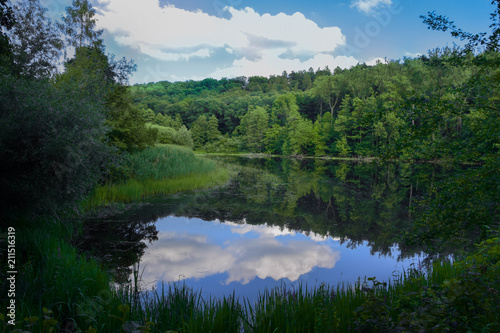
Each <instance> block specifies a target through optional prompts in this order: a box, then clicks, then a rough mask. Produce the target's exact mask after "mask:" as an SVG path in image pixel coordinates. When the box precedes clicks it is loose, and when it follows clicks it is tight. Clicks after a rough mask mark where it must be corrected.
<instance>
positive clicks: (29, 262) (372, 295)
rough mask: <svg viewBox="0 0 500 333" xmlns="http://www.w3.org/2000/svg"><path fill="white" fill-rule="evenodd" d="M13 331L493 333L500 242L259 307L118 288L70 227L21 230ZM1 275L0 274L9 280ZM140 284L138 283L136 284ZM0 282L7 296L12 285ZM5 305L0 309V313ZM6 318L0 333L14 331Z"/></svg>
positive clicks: (280, 294)
mask: <svg viewBox="0 0 500 333" xmlns="http://www.w3.org/2000/svg"><path fill="white" fill-rule="evenodd" d="M16 225H18V227H16V236H17V238H16V239H17V240H18V241H17V242H16V250H17V252H16V257H17V261H16V264H17V270H18V272H19V274H17V276H16V287H15V288H16V296H15V300H16V310H15V323H16V326H15V328H17V329H20V330H22V331H25V332H26V331H28V332H57V331H66V332H76V331H80V332H88V333H93V332H168V331H173V332H360V331H363V332H402V331H405V332H421V331H422V332H433V331H435V332H448V331H453V332H468V331H473V332H476V331H484V332H497V331H498V330H499V329H500V323H499V319H498V313H499V310H500V300H499V297H498V293H499V290H500V279H499V276H500V240H499V239H498V238H495V239H490V240H488V241H486V242H484V243H482V244H481V245H480V246H479V247H478V250H477V251H476V252H475V253H474V254H472V255H471V256H469V257H468V258H466V259H464V260H461V261H457V262H455V263H453V265H452V264H451V263H449V262H443V263H441V262H436V263H434V265H433V266H432V269H431V270H430V271H429V272H427V271H420V270H416V269H411V270H408V271H406V272H403V273H402V274H400V275H397V276H396V277H394V279H393V280H392V281H391V282H390V283H387V284H386V283H383V282H379V281H377V280H376V279H375V278H368V279H364V280H361V281H359V282H358V283H356V284H354V285H348V284H345V285H338V286H336V287H335V286H329V285H326V284H323V285H320V286H319V287H316V288H314V289H311V288H308V287H307V286H299V287H295V288H293V287H289V286H287V285H282V286H281V287H278V288H274V289H271V290H264V291H261V293H260V296H259V297H258V299H257V301H256V302H255V303H253V304H250V303H249V302H247V301H245V300H244V299H237V296H236V295H234V294H233V295H231V296H229V297H225V298H219V299H215V298H214V299H208V300H206V299H203V298H202V297H201V296H200V292H198V291H195V290H192V289H190V288H188V287H187V286H186V285H184V284H182V283H177V284H173V285H164V286H163V287H162V288H160V290H157V289H156V290H152V291H143V290H140V288H138V287H137V285H138V284H139V283H138V281H136V283H135V284H132V286H129V287H122V288H115V287H113V285H112V284H111V278H110V276H109V275H108V274H107V273H105V270H104V269H103V267H101V265H100V264H99V262H97V261H95V260H93V259H88V258H86V257H85V256H83V255H82V254H79V253H78V252H77V251H76V250H75V248H74V247H73V246H72V245H71V235H72V234H73V233H74V230H73V229H72V227H71V225H69V224H66V225H64V224H61V223H54V222H53V221H39V223H37V224H36V225H37V227H32V226H33V224H28V223H26V225H30V227H23V226H22V225H20V224H19V223H18V224H16ZM5 272H6V270H5V271H2V274H5ZM138 280H139V279H138ZM7 282H8V281H7V279H6V276H2V284H0V286H1V288H0V289H1V290H0V291H1V292H2V294H3V295H7V293H8V289H9V287H10V286H9V283H7ZM6 302H7V300H5V301H0V305H2V308H3V309H6V308H7V305H8V304H7V303H6ZM4 311H5V310H0V332H8V331H12V330H13V329H14V327H12V326H10V325H8V321H9V320H10V317H8V316H7V314H8V313H5V312H4Z"/></svg>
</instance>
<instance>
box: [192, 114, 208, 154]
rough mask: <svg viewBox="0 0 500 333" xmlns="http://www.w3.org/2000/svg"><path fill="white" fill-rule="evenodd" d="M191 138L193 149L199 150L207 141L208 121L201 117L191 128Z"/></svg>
mask: <svg viewBox="0 0 500 333" xmlns="http://www.w3.org/2000/svg"><path fill="white" fill-rule="evenodd" d="M191 136H192V138H193V147H194V149H200V148H201V147H203V146H204V145H205V144H206V143H207V141H208V119H207V116H205V115H201V116H199V117H198V119H196V121H195V122H194V123H193V125H192V126H191Z"/></svg>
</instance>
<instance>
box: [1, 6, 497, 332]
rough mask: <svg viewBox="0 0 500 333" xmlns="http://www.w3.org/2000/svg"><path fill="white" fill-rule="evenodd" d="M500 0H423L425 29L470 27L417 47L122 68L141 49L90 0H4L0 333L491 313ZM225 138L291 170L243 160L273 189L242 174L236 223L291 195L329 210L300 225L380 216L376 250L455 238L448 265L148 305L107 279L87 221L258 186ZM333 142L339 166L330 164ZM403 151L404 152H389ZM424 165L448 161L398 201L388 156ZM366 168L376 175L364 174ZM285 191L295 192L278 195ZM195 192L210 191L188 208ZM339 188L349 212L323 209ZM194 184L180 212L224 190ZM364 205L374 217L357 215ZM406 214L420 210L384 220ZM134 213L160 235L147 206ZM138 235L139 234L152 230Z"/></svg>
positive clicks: (167, 295)
mask: <svg viewBox="0 0 500 333" xmlns="http://www.w3.org/2000/svg"><path fill="white" fill-rule="evenodd" d="M492 4H493V5H494V6H493V7H494V9H493V12H492V14H491V17H490V20H491V25H490V28H491V31H489V32H485V33H479V34H472V33H468V32H466V31H463V30H462V29H460V28H459V27H456V26H455V25H454V23H453V22H452V21H450V20H449V19H448V18H447V17H446V16H442V15H438V14H435V13H433V12H431V13H428V14H427V15H423V16H422V17H421V18H422V20H423V23H424V24H426V25H427V26H428V27H429V28H430V29H434V30H438V31H443V32H451V36H452V37H454V38H457V39H458V40H460V42H461V45H460V46H454V47H443V48H436V49H433V50H430V51H429V52H428V54H426V55H422V56H419V57H415V58H403V59H399V60H390V59H386V60H385V61H383V62H378V63H377V64H376V65H374V66H368V65H366V64H364V63H359V64H358V65H356V66H354V67H351V68H347V69H341V68H338V67H337V68H334V69H330V68H328V67H324V68H323V69H321V68H318V69H314V68H309V69H307V70H306V69H304V70H302V71H291V72H286V71H284V72H283V73H282V75H276V76H269V77H260V76H250V77H236V78H222V79H213V78H206V79H204V80H201V81H185V82H168V81H160V82H151V83H144V84H135V85H130V84H129V79H130V77H131V75H132V74H133V73H134V72H135V71H136V65H135V63H134V61H133V60H131V59H126V58H119V57H117V56H116V55H114V54H111V53H109V52H107V50H106V45H104V39H103V34H104V32H103V30H98V29H97V28H96V18H95V16H96V11H95V9H94V8H93V7H92V5H91V4H90V3H89V2H88V1H87V0H73V1H72V5H71V6H69V7H67V8H66V10H65V13H64V15H63V17H62V19H61V20H60V21H51V19H49V18H48V15H47V12H48V9H47V8H45V7H44V6H43V5H42V4H41V2H40V0H23V1H17V2H14V3H11V1H9V0H0V27H1V30H0V189H1V190H0V235H1V239H0V260H1V271H0V280H1V282H0V295H1V296H0V305H1V309H0V331H2V332H7V331H10V330H11V329H13V328H14V327H15V328H16V329H18V330H19V331H32V332H55V331H64V332H88V333H92V332H151V331H158V332H160V331H161V332H165V331H179V332H180V331H182V332H188V331H190V332H194V331H214V332H215V331H225V332H228V331H232V332H241V331H248V332H261V331H262V332H269V331H275V332H277V331H280V329H285V328H284V327H286V328H287V329H288V330H289V331H311V332H312V331H316V332H323V331H346V332H347V331H366V332H379V331H380V332H399V331H409V332H413V331H415V332H417V331H463V332H468V331H484V332H494V331H498V329H499V328H500V323H499V321H498V313H499V309H500V297H498V291H499V290H500V282H499V279H498V276H499V274H500V264H499V263H500V261H499V259H500V239H499V237H498V236H499V229H498V227H499V222H500V221H499V219H498V217H499V216H500V205H499V201H500V172H499V170H500V89H499V87H500V53H499V51H500V1H498V0H493V1H492ZM179 146H182V147H179ZM220 155H223V156H226V157H227V155H238V156H245V157H265V158H270V157H271V156H273V157H274V156H279V157H280V158H283V159H284V161H283V162H280V163H278V162H268V164H269V167H270V168H273V169H274V170H276V173H279V174H280V175H283V176H284V177H288V178H290V179H295V180H296V181H292V180H289V181H288V183H287V185H286V186H282V185H278V184H273V181H275V182H277V180H276V179H278V177H275V176H273V175H272V174H270V173H266V172H260V171H259V172H257V171H256V170H257V169H255V168H253V169H252V167H248V168H247V169H245V170H247V171H248V172H249V173H250V174H251V175H252V174H255V175H256V176H255V177H258V178H259V180H261V181H262V182H266V181H267V182H268V183H269V184H268V186H269V188H264V189H263V190H262V189H258V190H262V191H263V192H265V193H264V194H266V195H270V198H272V199H273V200H275V201H274V202H267V201H263V200H262V198H263V197H264V196H263V195H262V196H259V195H258V194H259V193H257V190H255V191H254V190H252V189H251V190H248V192H244V190H242V189H239V188H238V189H236V190H234V191H235V192H236V193H237V194H238V195H241V196H244V197H245V199H247V200H246V201H244V203H236V204H235V205H234V206H233V207H232V209H231V210H230V209H228V210H227V212H226V213H227V216H231V217H232V218H234V220H235V221H236V220H238V221H240V220H241V221H243V222H245V223H246V221H245V219H243V218H240V217H241V216H242V215H243V214H249V215H248V216H250V217H251V218H249V219H248V222H249V223H250V224H253V223H255V224H257V223H258V222H261V221H260V219H262V218H263V216H264V217H265V216H271V215H276V214H275V213H276V211H278V210H280V209H281V211H280V214H282V216H281V218H282V219H281V220H280V221H282V222H278V224H279V223H281V226H287V227H289V225H286V224H287V223H289V221H290V220H292V222H293V223H292V224H294V223H295V222H294V221H295V220H293V219H289V215H290V216H291V213H292V211H293V210H295V209H296V208H297V207H298V209H301V207H305V206H308V205H309V203H314V204H318V207H320V208H321V205H323V206H325V207H323V208H324V209H327V215H326V216H325V215H321V214H323V212H322V211H321V212H320V211H319V208H318V212H316V211H315V210H312V211H311V212H309V211H306V210H304V211H303V212H302V215H301V216H300V218H297V219H296V221H297V222H296V223H295V224H296V225H292V227H293V228H294V230H301V228H302V227H303V225H299V222H298V221H299V220H300V221H301V222H304V221H305V222H306V223H307V224H308V227H309V230H314V231H317V232H319V233H324V234H328V233H329V232H330V231H332V232H333V231H339V230H340V232H341V233H342V234H341V236H342V237H344V238H349V237H350V238H351V240H352V242H353V243H356V242H357V243H361V242H363V241H364V240H366V239H365V238H364V237H365V236H360V238H359V239H356V237H355V236H353V235H354V234H356V233H355V231H356V232H357V231H358V230H357V229H365V228H366V229H369V228H370V227H373V226H374V225H375V224H376V223H381V226H380V228H378V229H377V230H375V231H377V232H375V233H373V234H372V235H371V237H372V240H373V243H374V244H375V245H376V246H375V245H374V248H376V249H377V250H379V251H381V252H389V249H390V247H391V245H392V244H393V243H394V242H396V241H399V242H401V244H402V245H401V247H402V249H403V250H405V249H414V248H417V249H422V250H423V251H425V252H426V253H428V254H429V255H436V256H437V257H439V254H440V253H443V252H442V251H443V250H446V249H448V248H450V247H455V248H460V249H461V251H462V252H461V253H460V256H457V257H456V258H455V259H456V261H455V262H454V264H453V265H451V264H450V263H449V262H447V261H446V260H444V261H443V262H442V263H441V262H440V261H436V265H435V266H433V271H432V274H431V273H429V272H423V271H417V270H415V271H410V272H408V273H407V275H406V273H404V274H403V275H401V277H400V278H399V280H398V282H396V283H395V284H393V285H391V286H389V287H387V284H383V283H381V282H378V281H377V280H376V279H375V278H372V279H371V280H369V281H370V283H371V284H372V285H371V287H370V288H368V287H367V286H368V285H357V286H356V288H352V289H349V290H340V289H335V290H334V288H333V287H332V288H331V289H330V287H329V286H325V285H321V286H320V287H319V288H318V289H315V290H314V291H312V292H309V291H305V293H304V295H303V297H299V298H296V297H295V296H296V294H293V295H292V294H291V293H290V291H288V292H287V291H286V290H285V291H284V290H281V289H276V290H272V291H266V292H265V293H264V294H262V297H261V299H260V301H259V302H260V303H258V304H256V305H255V307H253V308H252V307H251V306H250V307H242V306H241V305H240V304H239V303H237V302H235V301H234V297H233V299H231V298H229V299H222V300H212V301H210V302H207V303H203V302H201V301H200V300H199V298H197V296H196V293H195V292H193V291H192V290H191V291H189V290H186V289H182V288H181V289H176V288H177V287H172V288H170V289H168V291H166V290H165V291H163V290H162V291H161V293H162V294H161V296H160V291H156V294H155V295H156V299H153V300H151V299H148V301H147V302H148V303H147V304H146V303H144V302H143V300H141V299H140V296H139V295H140V292H139V291H140V290H138V289H137V288H136V289H133V286H128V287H124V288H115V287H116V286H115V283H114V281H113V279H112V277H111V274H110V273H109V271H108V270H107V269H108V268H109V267H106V265H105V264H104V263H103V261H102V259H99V258H98V257H97V256H94V253H95V252H92V251H93V249H92V245H89V248H90V249H89V250H83V249H81V248H79V247H78V246H79V245H81V244H80V243H79V240H78V239H79V238H78V237H81V236H82V233H83V226H84V224H85V222H84V221H85V219H87V218H89V216H90V217H93V218H95V216H98V217H101V218H105V217H107V216H108V215H111V214H113V213H116V212H117V211H126V209H128V207H129V205H133V204H136V205H138V206H141V205H144V206H147V200H148V199H151V198H152V197H154V198H159V197H162V196H166V195H170V194H176V193H179V192H183V193H187V192H188V191H194V190H201V189H206V188H210V187H219V186H223V185H224V184H227V183H228V182H229V179H230V178H231V177H232V178H233V182H236V183H237V184H238V182H239V184H243V183H247V184H246V185H248V186H251V185H252V184H253V182H252V181H248V180H247V179H244V178H241V177H239V176H238V175H240V174H238V171H237V170H238V169H237V168H236V167H233V168H231V167H228V166H227V165H222V164H218V163H217V162H216V161H217V157H218V156H220ZM206 156H208V157H211V158H212V159H209V158H206ZM229 157H231V156H229ZM323 160H338V161H341V162H342V163H345V164H339V165H338V166H335V167H331V169H329V170H325V169H324V168H323V167H322V163H323V162H324V161H323ZM310 161H312V162H311V163H310V164H308V162H310ZM353 161H356V162H361V161H363V162H366V163H374V165H375V170H376V171H367V170H365V166H364V165H358V166H355V167H352V168H351V167H350V166H348V165H347V163H350V162H353ZM302 162H304V163H302ZM396 162H397V163H399V162H404V163H405V164H404V165H403V166H400V167H396V166H391V165H390V164H389V163H396ZM416 163H423V164H424V165H425V167H422V168H420V167H419V168H415V169H418V170H420V169H426V168H427V166H429V165H433V164H435V165H439V166H446V167H449V168H450V169H453V170H454V173H453V174H452V176H442V177H438V178H436V180H434V178H433V179H432V181H427V182H425V185H421V188H420V189H419V190H417V189H415V192H413V187H411V191H412V192H411V195H410V197H409V199H408V200H410V204H408V211H407V210H406V207H405V211H402V210H401V209H400V208H395V207H396V202H397V203H401V202H403V201H404V202H405V204H406V200H407V193H406V192H407V185H408V183H405V184H403V185H398V184H396V182H395V181H392V180H393V179H395V176H394V175H395V174H396V172H395V171H394V170H397V172H398V173H399V174H401V175H402V177H401V179H402V181H403V182H407V179H409V178H408V177H409V176H408V177H407V176H406V174H409V173H410V172H409V171H408V170H410V169H412V168H413V164H415V165H416ZM311 165H313V166H311ZM302 166H304V169H302ZM351 169H352V170H353V171H349V170H351ZM366 169H368V168H366ZM426 170H427V169H426ZM349 172H350V174H349V176H347V175H348V173H349ZM365 174H367V175H368V176H367V177H368V178H363V179H368V180H364V181H363V182H365V183H366V184H364V185H366V186H367V187H368V188H369V190H367V191H366V192H361V191H360V182H361V180H360V179H361V175H365ZM235 175H236V176H235ZM308 177H309V178H314V179H313V181H310V182H306V181H305V180H304V179H307V178H308ZM322 177H325V178H326V177H329V180H328V181H322V179H323V178H322ZM379 178H380V179H381V180H380V181H379V182H378V183H377V182H376V181H372V180H373V179H376V180H377V181H378V180H379ZM356 182H358V184H356ZM305 184H309V185H305ZM311 184H312V185H311ZM332 184H333V185H332ZM374 184H375V185H374ZM377 184H378V185H380V188H378V187H377V186H378V185H377ZM386 184H387V186H386ZM308 186H309V187H308ZM370 186H371V187H370ZM287 187H288V188H287ZM284 189H286V190H289V193H291V194H290V196H289V197H287V198H286V199H283V200H282V199H281V195H282V194H283V193H284ZM424 190H425V191H424ZM382 192H385V193H386V194H388V199H387V200H386V201H384V202H382V200H380V198H381V193H382ZM414 193H415V196H413V194H414ZM299 194H300V195H299ZM391 194H392V195H393V196H391ZM294 195H295V196H294ZM197 197H199V198H202V199H200V201H203V200H206V201H207V202H209V204H201V205H199V206H198V207H197V208H196V207H195V204H194V203H192V202H195V201H197ZM332 198H333V201H335V205H336V206H335V209H333V208H332V213H331V214H332V215H337V217H336V218H337V220H338V221H340V222H341V223H342V224H341V225H340V226H337V225H335V226H334V225H331V216H330V217H329V216H328V207H329V206H332V207H333V205H330V204H331V201H332ZM403 198H404V199H403ZM216 199H217V198H216ZM210 200H215V199H210ZM287 200H289V201H287ZM131 202H132V203H131ZM185 202H186V204H185V207H184V208H183V209H185V210H186V211H187V213H186V214H187V215H188V216H202V217H203V216H209V215H210V214H211V213H212V210H214V209H218V210H219V211H223V210H224V209H226V208H227V207H224V206H225V205H226V202H230V200H229V199H228V200H227V201H223V202H218V201H217V200H215V201H213V202H212V201H209V199H207V198H204V195H203V194H200V193H197V194H196V195H193V198H191V199H186V200H185ZM249 205H252V208H248V207H247V206H249ZM327 205H328V206H327ZM354 206H356V209H352V207H354ZM398 207H399V206H398ZM365 211H370V214H371V213H372V212H375V215H373V216H374V217H366V218H363V221H365V224H354V221H355V220H356V219H358V220H359V216H364V215H363V214H365ZM289 213H290V214H289ZM351 213H352V216H354V215H356V214H358V215H357V216H354V217H353V218H352V219H351V215H350V214H351ZM377 214H378V215H377ZM153 215H154V214H153ZM366 216H368V213H366ZM370 216H372V215H370ZM380 216H385V218H386V221H384V218H379V217H380ZM400 216H405V218H406V217H409V218H411V223H410V225H411V227H409V228H407V229H404V230H398V231H397V233H394V234H391V235H389V234H390V232H391V230H392V229H394V228H396V227H394V226H399V224H398V222H397V221H399V220H397V219H396V218H397V217H400ZM383 223H385V224H383ZM133 224H134V228H136V229H141V228H142V229H144V230H142V232H143V233H148V232H149V233H151V234H154V232H151V230H152V229H154V227H153V226H152V225H151V224H148V223H146V224H144V225H141V224H140V223H135V222H134V223H133ZM382 224H383V225H382ZM109 227H110V226H109V225H107V226H102V228H103V230H104V229H106V228H109ZM113 227H115V226H113ZM123 229H126V225H125V224H124V227H123ZM122 231H123V230H122ZM123 232H124V233H125V234H127V235H128V236H130V237H132V238H133V237H135V236H136V234H134V232H129V231H128V230H125V231H123ZM137 234H139V233H137ZM110 237H115V238H116V237H117V233H116V232H114V231H112V232H110ZM140 239H142V238H140V237H137V239H134V241H133V242H131V243H133V244H134V246H136V245H138V244H139V245H140V246H142V245H143V243H140V241H139V240H140ZM81 243H83V242H81ZM98 250H99V249H98V246H96V251H98ZM119 250H120V251H121V249H119ZM141 250H143V247H141ZM103 251H104V252H106V251H108V249H104V250H103ZM125 252H126V251H125V250H124V251H123V252H120V253H121V254H123V255H124V256H125V254H124V253H125ZM404 255H405V254H404V253H403V256H404ZM132 256H133V255H132ZM120 259H121V260H123V261H127V260H128V259H130V258H126V257H124V258H120ZM133 259H137V258H136V257H133ZM8 265H9V266H8ZM8 268H9V269H8ZM12 271H15V274H14V273H10V272H12ZM8 272H9V273H8ZM127 272H128V271H127ZM12 276H15V277H14V280H15V282H12V281H14V280H13V279H12ZM125 278H126V277H125ZM135 278H136V281H135V282H136V283H137V278H138V276H137V275H136V276H135ZM9 279H10V280H9ZM365 282H366V281H365ZM136 287H137V285H136ZM386 287H387V288H386ZM13 288H14V289H13ZM5 295H8V297H5ZM292 296H293V297H292ZM196 300H198V301H197V302H198V303H196V302H195V301H196ZM263 323H269V325H267V326H266V324H263ZM155 325H156V326H155ZM280 325H281V326H280ZM296 325H301V326H296ZM214 327H215V328H214Z"/></svg>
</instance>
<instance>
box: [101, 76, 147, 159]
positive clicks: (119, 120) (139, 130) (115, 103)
mask: <svg viewBox="0 0 500 333" xmlns="http://www.w3.org/2000/svg"><path fill="white" fill-rule="evenodd" d="M106 106H107V109H108V112H107V119H106V124H107V125H109V126H110V127H111V131H110V132H109V133H108V137H109V138H110V140H111V144H112V145H114V146H116V147H118V148H119V149H122V150H127V151H129V152H132V151H134V150H141V149H144V148H145V147H146V146H149V145H153V144H154V143H155V141H156V136H157V131H156V130H155V129H151V128H148V127H146V125H145V121H144V117H143V115H142V113H141V111H140V110H139V108H137V107H136V106H135V105H134V104H133V103H132V98H131V96H130V93H129V91H128V87H125V86H117V87H115V88H114V90H113V91H112V92H111V93H110V94H108V96H107V101H106Z"/></svg>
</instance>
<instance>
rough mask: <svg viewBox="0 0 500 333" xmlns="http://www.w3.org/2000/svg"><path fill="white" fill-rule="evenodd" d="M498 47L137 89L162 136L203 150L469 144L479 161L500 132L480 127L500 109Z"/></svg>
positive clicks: (427, 151) (299, 152)
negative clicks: (497, 103)
mask: <svg viewBox="0 0 500 333" xmlns="http://www.w3.org/2000/svg"><path fill="white" fill-rule="evenodd" d="M497 57H498V55H497V54H496V53H494V52H493V53H488V54H487V55H486V54H481V55H477V54H476V55H475V54H474V53H473V52H466V51H465V50H461V49H459V48H458V47H456V48H454V49H450V48H448V47H446V48H442V49H435V50H431V51H429V54H428V55H424V56H421V57H419V58H415V59H411V58H405V59H403V60H390V61H389V60H388V61H387V62H386V63H378V64H377V65H376V66H367V65H366V64H358V65H357V66H355V67H352V68H350V69H344V70H342V69H340V68H338V67H337V68H336V69H334V70H333V71H331V70H330V69H329V68H325V69H323V70H320V69H318V70H316V71H314V70H313V69H312V68H310V69H309V70H308V71H305V70H304V71H300V72H291V73H287V72H283V75H281V76H271V77H268V78H265V77H249V78H246V77H238V78H234V79H221V80H215V79H205V80H203V81H188V82H174V83H171V82H167V81H163V82H157V83H149V84H140V85H139V84H137V85H134V86H132V87H131V94H132V98H133V100H134V102H135V103H136V105H137V106H138V107H139V108H140V109H141V111H142V114H143V115H144V117H145V119H146V121H147V122H148V123H149V124H151V125H150V126H151V127H152V128H157V129H158V131H159V137H158V140H159V141H160V142H163V143H177V144H183V145H186V146H192V147H194V149H195V150H202V151H207V152H226V153H227V152H249V153H266V154H278V155H292V156H333V157H383V158H402V159H412V160H433V159H440V158H448V157H450V156H453V155H455V152H456V151H460V152H461V153H462V154H463V155H467V157H466V156H463V161H464V162H465V161H472V162H473V161H477V155H476V154H477V153H479V154H481V155H482V154H485V153H487V150H489V149H490V148H493V146H492V144H494V141H495V135H496V134H498V133H493V132H491V133H490V134H491V137H489V138H488V137H481V138H479V137H478V134H479V133H478V132H479V131H478V129H479V127H481V128H483V125H486V124H485V123H481V119H485V120H486V119H489V120H491V122H490V121H489V120H487V122H489V123H490V124H492V123H494V121H493V119H496V118H495V117H497V115H496V112H495V109H494V108H493V109H491V107H492V104H491V103H494V101H495V100H496V99H497V98H498V96H496V95H495V94H497V92H495V89H493V87H494V86H495V84H496V82H495V80H496V79H495V75H496V74H495V73H496V68H495V66H494V64H496V63H497V62H498V58H497ZM485 63H489V64H490V65H487V66H485V65H484V64H485ZM183 125H184V126H185V128H182V126H183ZM181 128H182V129H181ZM186 130H189V131H190V134H191V135H190V137H191V140H192V143H191V140H190V139H189V138H188V137H189V136H188V135H186V134H187V133H186ZM484 134H486V133H483V134H481V135H484ZM472 142H482V147H481V149H480V151H476V152H475V153H472V152H471V150H477V148H478V147H477V146H476V145H474V148H472V147H470V144H471V143H472ZM488 146H489V148H488ZM473 155H475V156H473Z"/></svg>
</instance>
